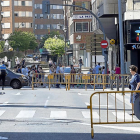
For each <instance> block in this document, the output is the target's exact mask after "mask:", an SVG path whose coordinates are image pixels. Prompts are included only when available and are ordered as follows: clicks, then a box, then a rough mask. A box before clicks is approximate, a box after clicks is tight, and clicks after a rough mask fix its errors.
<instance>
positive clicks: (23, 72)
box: [21, 65, 26, 75]
mask: <svg viewBox="0 0 140 140" xmlns="http://www.w3.org/2000/svg"><path fill="white" fill-rule="evenodd" d="M21 73H22V74H23V75H26V69H25V66H24V65H22V69H21Z"/></svg>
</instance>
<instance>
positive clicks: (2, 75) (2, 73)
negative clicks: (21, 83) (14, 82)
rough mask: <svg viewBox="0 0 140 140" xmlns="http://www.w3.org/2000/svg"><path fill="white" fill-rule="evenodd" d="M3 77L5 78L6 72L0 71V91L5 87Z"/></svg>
mask: <svg viewBox="0 0 140 140" xmlns="http://www.w3.org/2000/svg"><path fill="white" fill-rule="evenodd" d="M5 77H6V71H5V70H1V75H0V81H1V80H2V90H4V86H5Z"/></svg>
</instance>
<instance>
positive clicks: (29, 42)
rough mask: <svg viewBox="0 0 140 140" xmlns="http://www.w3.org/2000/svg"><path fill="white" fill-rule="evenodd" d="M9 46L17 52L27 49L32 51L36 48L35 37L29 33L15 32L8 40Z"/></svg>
mask: <svg viewBox="0 0 140 140" xmlns="http://www.w3.org/2000/svg"><path fill="white" fill-rule="evenodd" d="M8 40H9V45H10V46H11V47H12V48H13V49H14V50H18V51H25V52H26V50H28V49H31V50H34V49H35V48H36V47H37V42H36V38H35V35H34V34H33V33H31V32H22V31H15V32H13V33H12V34H11V35H10V37H9V38H8Z"/></svg>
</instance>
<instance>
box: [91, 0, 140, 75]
mask: <svg viewBox="0 0 140 140" xmlns="http://www.w3.org/2000/svg"><path fill="white" fill-rule="evenodd" d="M92 4H93V5H94V6H95V8H94V9H96V12H97V15H98V17H99V18H100V19H101V20H102V19H105V20H106V21H107V19H108V18H109V19H113V18H114V19H115V22H114V23H111V25H110V27H109V29H110V30H109V33H108V38H109V34H110V35H112V33H113V32H112V31H115V32H116V46H115V49H117V51H116V52H115V53H116V59H114V61H116V62H115V63H118V64H120V61H121V60H120V56H119V55H120V49H119V48H120V46H119V23H118V0H93V1H92ZM139 7H140V1H139V0H123V1H122V17H123V19H122V20H123V35H124V58H125V62H124V66H125V72H126V73H129V65H131V64H133V65H136V66H138V68H139V71H138V72H139V73H140V59H139V56H140V36H139V35H140V17H139V15H140V8H139ZM107 24H109V22H108V23H107ZM97 25H98V24H97ZM114 25H115V26H116V30H115V29H114V30H113V28H112V27H113V26H114ZM114 37H115V36H114ZM114 55H115V54H114Z"/></svg>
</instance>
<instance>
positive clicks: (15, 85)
mask: <svg viewBox="0 0 140 140" xmlns="http://www.w3.org/2000/svg"><path fill="white" fill-rule="evenodd" d="M11 87H12V88H13V89H20V88H21V87H22V86H21V82H20V81H19V80H13V81H12V83H11Z"/></svg>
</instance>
